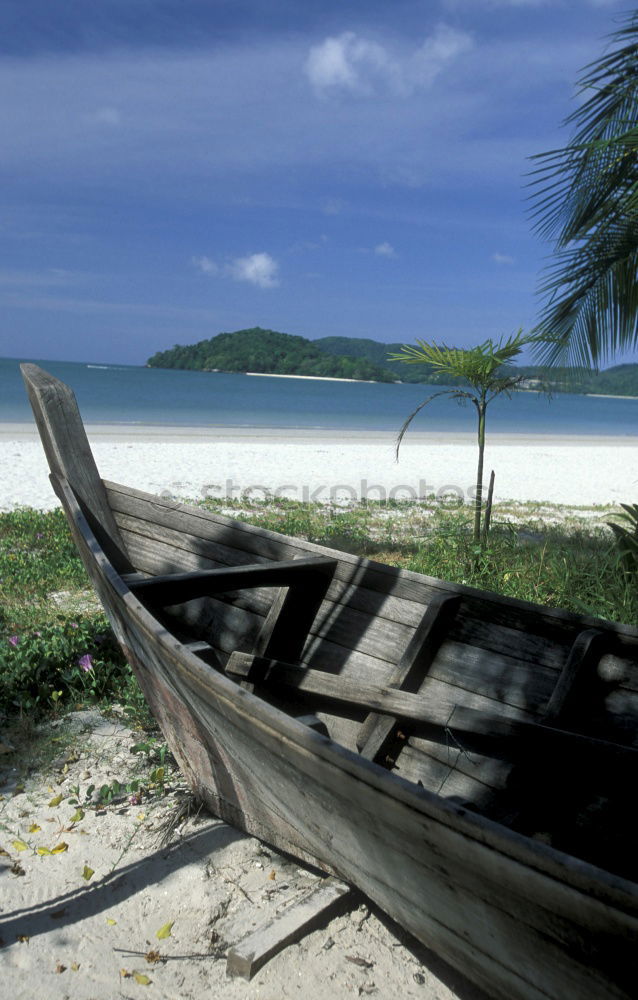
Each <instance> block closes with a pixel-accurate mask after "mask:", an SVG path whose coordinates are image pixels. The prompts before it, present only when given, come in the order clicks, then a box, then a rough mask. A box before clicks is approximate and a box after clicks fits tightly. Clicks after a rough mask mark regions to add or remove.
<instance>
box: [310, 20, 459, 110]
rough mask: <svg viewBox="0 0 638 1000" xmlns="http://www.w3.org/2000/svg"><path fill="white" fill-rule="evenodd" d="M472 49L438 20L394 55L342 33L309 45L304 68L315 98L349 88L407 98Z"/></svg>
mask: <svg viewBox="0 0 638 1000" xmlns="http://www.w3.org/2000/svg"><path fill="white" fill-rule="evenodd" d="M471 47H472V40H471V38H470V36H469V35H468V34H466V33H465V32H461V31H457V30H456V29H454V28H450V27H448V26H447V25H445V24H440V25H439V26H438V27H437V28H436V29H435V30H434V32H433V33H432V35H430V36H429V37H428V38H426V39H425V41H424V42H423V44H422V45H421V46H420V48H418V49H416V50H414V51H411V52H397V53H396V54H393V53H391V52H390V51H389V50H388V49H387V48H385V47H384V46H383V45H380V44H379V43H378V42H374V41H369V40H368V39H366V38H362V37H361V36H359V35H357V34H355V32H353V31H346V32H344V33H343V34H341V35H338V36H333V37H331V38H326V39H325V41H323V42H321V44H319V45H315V46H313V47H312V48H311V49H310V53H309V55H308V58H307V60H306V64H305V71H306V75H307V77H308V79H309V80H310V83H311V84H312V86H313V88H314V90H315V92H316V93H317V94H318V95H319V96H325V95H326V94H328V93H330V92H333V93H334V92H336V91H349V92H350V93H352V94H355V95H358V96H360V97H371V96H374V95H375V94H378V93H379V92H383V91H385V92H388V91H389V92H390V93H391V94H394V95H397V96H402V97H406V96H409V95H410V94H412V93H413V92H414V91H415V90H416V89H418V88H421V87H428V86H429V85H430V84H431V83H432V82H433V80H434V79H435V77H437V76H438V75H439V73H440V72H441V71H442V70H443V69H444V67H445V66H446V65H447V64H448V63H449V62H451V61H452V60H453V59H455V58H456V57H457V56H458V55H460V54H461V53H463V52H466V51H467V50H468V49H470V48H471Z"/></svg>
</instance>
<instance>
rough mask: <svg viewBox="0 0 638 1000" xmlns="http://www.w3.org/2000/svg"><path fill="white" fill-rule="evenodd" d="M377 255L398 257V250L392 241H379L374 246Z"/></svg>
mask: <svg viewBox="0 0 638 1000" xmlns="http://www.w3.org/2000/svg"><path fill="white" fill-rule="evenodd" d="M374 252H375V253H376V255H377V257H396V255H397V254H396V250H395V249H394V247H393V246H392V245H391V244H390V243H377V245H376V247H375V248H374Z"/></svg>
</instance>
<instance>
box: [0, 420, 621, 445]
mask: <svg viewBox="0 0 638 1000" xmlns="http://www.w3.org/2000/svg"><path fill="white" fill-rule="evenodd" d="M85 429H86V433H87V437H88V438H89V440H95V441H101V442H114V443H115V442H123V441H135V442H139V443H142V442H144V441H149V442H162V441H166V442H167V443H174V442H182V443H191V442H192V443H205V442H206V441H210V442H211V443H222V442H224V441H245V442H250V441H257V440H263V441H270V442H275V443H281V444H285V443H288V442H290V441H295V442H298V443H303V442H306V441H307V442H310V443H314V444H316V443H317V442H319V443H323V444H347V443H349V442H359V443H361V444H372V445H383V446H386V445H390V446H391V447H394V444H395V442H396V439H397V431H394V430H365V429H364V430H348V429H341V428H338V427H248V426H246V427H244V426H234V425H226V424H210V425H207V426H189V425H181V424H128V423H122V424H113V423H87V424H85ZM39 440H40V438H39V434H38V431H37V428H36V425H35V423H33V422H31V423H30V422H27V421H19V422H15V423H10V422H0V443H2V442H8V441H36V442H39ZM425 444H427V445H434V446H436V445H437V444H438V445H441V446H453V445H470V444H471V445H476V432H474V431H462V432H458V431H434V430H432V431H409V432H408V433H407V434H406V436H405V438H404V439H403V441H402V444H401V451H403V449H405V448H410V447H414V446H422V445H425ZM587 444H591V445H592V446H596V447H603V446H612V447H616V448H638V433H636V434H635V435H629V434H627V435H610V434H530V433H513V432H512V433H505V432H502V431H491V432H488V434H487V446H488V447H489V446H491V445H495V446H503V445H509V446H512V447H516V446H519V447H528V446H534V445H537V446H541V445H555V446H557V447H569V446H581V447H582V446H584V445H587Z"/></svg>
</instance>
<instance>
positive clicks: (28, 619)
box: [0, 508, 150, 727]
mask: <svg viewBox="0 0 638 1000" xmlns="http://www.w3.org/2000/svg"><path fill="white" fill-rule="evenodd" d="M115 700H118V701H120V702H122V701H124V702H126V703H128V706H129V709H130V712H131V715H132V716H137V718H138V719H139V720H140V721H146V722H149V721H150V716H149V715H148V712H147V710H146V709H145V707H144V699H143V698H142V695H141V692H140V691H139V688H138V686H137V682H136V681H135V678H134V677H133V674H132V672H131V670H130V667H129V666H128V664H127V663H126V661H125V660H124V658H123V656H122V653H121V652H120V649H119V647H118V645H117V643H116V641H115V637H114V636H113V633H112V631H111V628H110V625H109V623H108V621H107V619H106V617H105V616H104V613H103V612H102V610H101V608H100V607H99V605H98V603H97V601H96V599H95V598H94V596H93V593H92V590H91V588H90V585H89V581H88V578H87V575H86V572H85V570H84V567H83V566H82V564H81V562H80V560H79V558H78V556H77V553H76V550H75V546H74V544H73V541H72V539H71V535H70V533H69V530H68V527H67V524H66V521H65V519H64V515H63V514H62V511H61V510H59V509H58V510H53V511H49V512H47V513H42V512H41V511H35V510H31V509H27V508H24V509H20V510H16V511H13V512H11V513H4V514H0V722H2V721H3V720H5V723H4V724H5V727H6V726H8V727H11V726H12V725H19V726H20V725H22V724H23V723H22V722H21V720H24V719H25V718H26V717H28V718H29V719H30V720H32V721H33V720H35V719H37V718H40V717H42V716H43V715H47V714H59V713H60V712H62V711H63V710H64V709H69V708H73V707H76V706H78V705H86V704H102V705H106V704H108V703H109V702H111V703H112V702H113V701H115Z"/></svg>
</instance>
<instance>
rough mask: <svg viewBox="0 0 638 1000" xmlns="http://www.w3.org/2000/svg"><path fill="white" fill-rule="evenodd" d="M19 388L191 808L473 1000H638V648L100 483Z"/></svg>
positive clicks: (34, 383) (571, 621) (616, 634)
mask: <svg viewBox="0 0 638 1000" xmlns="http://www.w3.org/2000/svg"><path fill="white" fill-rule="evenodd" d="M23 374H24V378H25V381H26V384H27V387H28V391H29V395H30V398H31V402H32V406H33V409H34V413H35V417H36V421H37V424H38V427H39V431H40V435H41V438H42V442H43V445H44V448H45V451H46V454H47V457H48V460H49V464H50V468H51V474H52V476H51V478H52V482H53V486H54V488H55V490H56V492H57V494H58V496H59V498H60V500H61V502H62V504H63V506H64V509H65V511H66V515H67V517H68V520H69V524H70V527H71V531H72V532H73V536H74V538H75V541H76V544H77V547H78V550H79V552H80V555H81V557H82V559H83V561H84V564H85V566H86V568H87V570H88V572H89V575H90V577H91V579H92V581H93V583H94V585H95V588H96V590H97V592H98V594H99V596H100V598H101V600H102V602H103V605H104V608H105V609H106V612H107V614H108V615H109V617H110V620H111V622H112V624H113V628H114V630H115V633H116V635H117V637H118V639H119V641H120V643H121V646H122V649H123V650H124V652H125V654H126V656H127V658H128V660H129V662H130V664H131V666H132V668H133V670H134V671H135V673H136V675H137V677H138V679H139V682H140V684H141V687H142V689H143V691H144V693H145V695H146V697H147V699H148V701H149V703H150V706H151V708H152V710H153V712H154V714H155V716H156V718H157V720H158V722H159V723H160V725H161V727H162V729H163V732H164V735H165V738H166V740H167V742H168V744H169V745H170V747H171V750H172V752H173V753H174V755H175V757H176V758H177V760H178V762H179V764H180V766H181V768H182V771H183V773H184V775H185V777H186V778H187V779H188V782H189V783H190V786H191V788H192V790H193V791H194V793H195V794H196V795H197V796H199V797H200V798H201V799H202V800H204V802H205V803H206V804H207V805H208V806H209V807H210V809H211V810H212V811H213V812H214V813H216V814H218V815H219V816H221V817H222V818H223V819H224V820H226V821H228V822H229V823H231V824H233V825H235V826H237V827H239V828H241V829H243V830H246V831H248V832H249V833H251V834H253V835H255V836H257V837H259V838H261V839H263V840H264V841H267V842H268V843H270V844H272V845H274V846H276V847H277V848H280V849H282V850H284V851H287V852H289V853H290V854H292V855H295V856H297V857H298V858H300V859H304V860H307V861H310V862H312V863H313V864H315V865H318V866H319V867H321V868H322V869H324V870H326V871H327V872H331V873H334V874H336V875H338V876H339V877H340V878H341V879H343V880H345V881H347V882H349V883H351V884H354V885H355V886H357V887H359V888H360V889H361V890H362V891H363V892H364V893H366V894H367V896H368V897H369V898H370V899H372V900H373V901H374V902H375V903H376V904H378V905H379V906H380V907H381V908H382V909H383V910H384V911H386V912H387V913H388V914H389V915H390V916H391V917H393V918H394V919H395V920H396V921H398V923H399V924H401V925H402V926H403V927H404V928H406V929H407V930H408V931H409V932H411V933H412V934H413V935H415V936H416V937H417V938H418V939H420V940H421V941H422V942H424V943H425V944H426V945H427V946H429V947H430V948H431V949H432V950H433V951H435V952H436V953H438V955H439V956H441V957H442V958H443V959H445V960H446V961H447V962H448V963H450V964H451V965H453V966H455V967H457V968H458V969H459V970H460V971H462V972H463V973H464V974H465V975H466V976H467V977H469V978H470V979H471V980H473V981H474V982H475V983H476V984H478V985H479V986H481V987H482V988H483V989H484V990H486V991H487V993H489V994H490V995H491V996H494V997H500V998H504V1000H512V998H525V1000H528V998H533V1000H547V998H548V997H550V998H555V1000H571V998H581V997H583V998H584V997H587V998H588V1000H594V998H600V1000H602V998H605V1000H612V998H625V1000H628V998H629V997H635V996H636V991H637V985H636V983H637V978H636V973H637V968H636V957H635V956H636V945H637V938H636V932H637V931H638V894H637V887H636V884H635V882H636V868H637V866H636V851H635V834H634V810H633V798H634V792H632V789H634V791H635V778H636V757H637V749H636V717H637V708H638V701H637V699H638V630H637V629H635V628H632V627H629V626H624V625H615V624H611V623H609V622H604V621H599V620H595V619H591V618H581V617H578V616H576V615H573V614H567V613H564V612H561V611H557V610H553V609H548V608H543V607H539V606H535V605H532V604H527V603H524V602H521V601H515V600H509V599H507V598H504V597H500V596H498V595H495V594H489V593H484V592H481V591H478V590H474V589H472V588H470V587H465V586H457V585H452V584H449V583H445V582H442V581H441V580H436V579H431V578H428V577H425V576H421V575H419V574H417V573H411V572H406V571H402V570H398V569H395V568H392V567H389V566H385V565H381V564H378V563H375V562H372V561H369V560H367V559H360V558H355V557H354V556H351V555H348V554H344V553H341V552H336V551H331V550H328V549H325V548H323V547H320V546H317V545H313V544H310V543H308V542H305V541H303V540H300V539H296V538H289V537H285V536H283V535H279V534H276V533H274V532H272V531H266V530H264V529H261V528H258V527H252V526H249V525H247V524H243V523H240V522H238V521H235V520H232V519H230V518H227V517H224V516H222V515H219V514H211V513H208V512H205V511H203V510H201V509H199V508H190V507H187V506H185V505H182V504H179V503H174V502H171V501H169V500H165V499H159V498H158V497H156V496H150V495H147V494H145V493H141V492H138V491H137V490H134V489H131V488H129V487H126V486H121V485H117V484H115V483H112V482H104V481H102V480H101V479H100V477H99V475H98V472H97V469H96V467H95V464H94V461H93V458H92V455H91V452H90V448H89V444H88V441H87V438H86V434H85V432H84V428H83V426H82V422H81V419H80V416H79V412H78V410H77V406H76V403H75V398H74V396H73V394H72V392H71V391H70V390H69V389H68V388H67V387H66V386H64V385H63V384H62V383H60V382H58V381H57V380H56V379H54V378H52V377H51V376H50V375H48V374H46V373H45V372H43V371H42V370H41V369H39V368H37V367H36V366H34V365H24V366H23Z"/></svg>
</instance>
